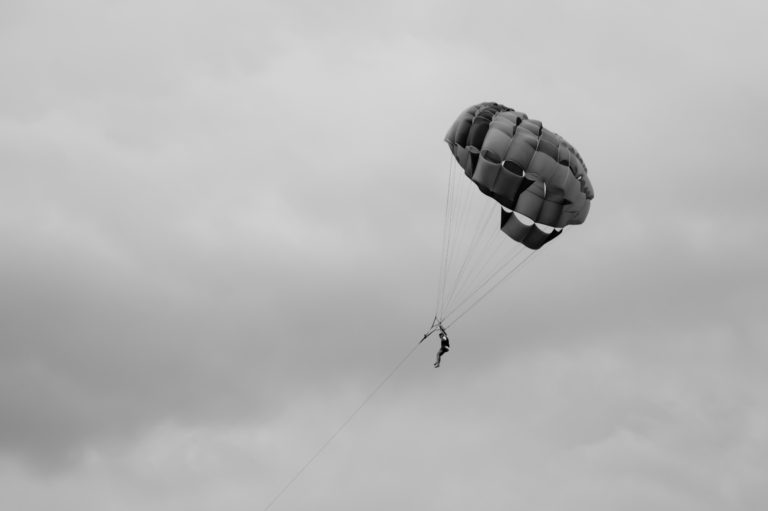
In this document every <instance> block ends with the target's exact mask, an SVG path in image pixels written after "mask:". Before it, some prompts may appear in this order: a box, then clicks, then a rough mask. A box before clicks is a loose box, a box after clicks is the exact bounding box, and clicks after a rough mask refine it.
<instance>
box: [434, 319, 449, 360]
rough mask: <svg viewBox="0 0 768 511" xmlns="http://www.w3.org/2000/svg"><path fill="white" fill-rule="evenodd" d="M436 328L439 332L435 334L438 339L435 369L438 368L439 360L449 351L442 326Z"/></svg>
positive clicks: (446, 335)
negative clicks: (438, 347) (438, 346)
mask: <svg viewBox="0 0 768 511" xmlns="http://www.w3.org/2000/svg"><path fill="white" fill-rule="evenodd" d="M437 327H438V328H439V329H440V332H439V333H438V334H437V335H438V336H439V337H440V349H439V350H438V351H437V357H436V358H435V367H440V359H441V358H443V355H445V354H446V353H448V352H449V351H450V350H451V343H450V341H449V340H448V334H446V333H445V329H444V328H443V325H442V324H439V325H437Z"/></svg>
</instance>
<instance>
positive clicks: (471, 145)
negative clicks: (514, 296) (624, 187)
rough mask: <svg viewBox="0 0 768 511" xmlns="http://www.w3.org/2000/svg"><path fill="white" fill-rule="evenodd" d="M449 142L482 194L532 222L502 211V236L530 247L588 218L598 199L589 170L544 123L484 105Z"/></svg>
mask: <svg viewBox="0 0 768 511" xmlns="http://www.w3.org/2000/svg"><path fill="white" fill-rule="evenodd" d="M445 141H446V142H448V146H449V147H450V149H451V152H452V153H453V155H454V157H455V158H456V161H458V162H459V165H461V167H462V168H463V169H464V173H465V174H466V175H467V177H468V178H470V179H471V180H472V181H473V182H474V183H475V184H476V185H477V187H478V188H479V189H480V191H481V192H483V193H484V194H486V195H488V196H489V197H492V198H493V199H494V200H496V201H497V202H498V203H499V204H501V205H502V206H503V208H506V209H507V210H511V211H514V212H517V213H518V214H520V215H523V216H524V217H527V218H528V219H529V220H531V221H532V222H531V221H529V222H524V221H522V220H520V219H519V218H518V217H517V216H516V215H514V214H513V213H512V212H510V211H506V210H505V209H503V208H502V211H501V229H502V231H504V232H505V233H506V234H507V235H508V236H509V237H511V238H512V239H514V240H516V241H518V242H520V243H522V244H523V245H525V246H526V247H528V248H531V249H534V250H535V249H539V248H541V247H542V246H543V245H544V244H545V243H547V242H548V241H550V240H552V239H554V238H555V237H556V236H557V235H558V234H560V232H561V230H562V228H563V227H565V226H566V225H575V224H580V223H582V222H584V220H585V219H586V218H587V213H589V206H590V201H591V200H592V198H593V197H594V190H593V189H592V184H591V183H590V181H589V178H588V177H587V167H586V166H585V165H584V161H583V160H582V159H581V156H579V153H578V152H577V151H576V149H574V148H573V146H571V145H570V144H569V143H568V142H566V141H565V139H563V138H562V137H561V136H560V135H558V134H557V133H554V132H552V131H549V130H548V129H546V128H544V126H542V124H541V122H539V121H535V120H533V119H529V118H528V116H527V115H525V114H524V113H522V112H516V111H515V110H513V109H512V108H508V107H506V106H504V105H500V104H498V103H480V104H478V105H474V106H472V107H469V108H467V109H466V110H465V111H464V112H462V114H461V115H460V116H459V117H458V119H456V121H455V122H454V123H453V125H452V126H451V128H450V130H448V133H447V134H446V136H445ZM537 224H538V225H537ZM539 225H541V226H549V229H547V228H545V229H541V228H540V227H539Z"/></svg>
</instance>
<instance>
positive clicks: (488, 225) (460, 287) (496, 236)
mask: <svg viewBox="0 0 768 511" xmlns="http://www.w3.org/2000/svg"><path fill="white" fill-rule="evenodd" d="M482 198H483V199H484V197H482ZM484 202H485V203H484V204H483V207H484V208H485V209H486V210H487V211H486V212H485V213H484V214H482V215H481V216H479V217H478V220H479V222H478V225H477V228H476V230H475V234H476V236H475V237H474V238H473V239H472V242H471V244H470V246H469V250H468V251H467V256H466V258H465V259H464V262H463V263H462V266H461V268H460V269H459V273H458V276H457V279H456V283H455V286H454V289H453V292H452V293H451V295H450V296H449V298H448V302H447V305H446V307H445V309H450V308H451V306H452V304H453V303H455V301H456V300H457V299H460V298H461V297H462V296H464V291H465V290H466V288H467V287H468V286H471V284H472V283H473V278H474V276H475V274H476V273H477V269H478V268H479V267H483V266H484V262H485V261H487V260H488V259H490V258H492V257H493V256H494V255H496V254H497V252H498V250H496V249H494V250H489V249H490V248H491V247H492V246H494V245H496V246H498V245H500V244H501V243H500V240H501V239H502V236H503V235H502V236H500V233H499V231H498V229H497V228H496V224H495V222H491V217H492V215H493V213H494V212H495V211H496V208H495V207H493V203H490V202H488V201H484ZM506 241H508V240H506ZM494 242H495V243H494ZM470 288H471V287H470Z"/></svg>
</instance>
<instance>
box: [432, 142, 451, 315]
mask: <svg viewBox="0 0 768 511" xmlns="http://www.w3.org/2000/svg"><path fill="white" fill-rule="evenodd" d="M449 158H450V160H449V162H448V191H447V193H446V200H445V215H444V220H443V245H442V251H441V253H440V275H439V277H438V282H437V299H436V304H435V318H437V316H438V314H439V311H440V307H441V305H442V296H443V294H444V293H445V284H446V279H447V273H448V252H449V249H450V246H451V230H452V229H451V227H452V224H453V217H454V212H455V209H456V201H455V200H454V196H455V192H456V179H455V178H454V175H453V174H454V166H453V161H454V159H453V155H450V156H449Z"/></svg>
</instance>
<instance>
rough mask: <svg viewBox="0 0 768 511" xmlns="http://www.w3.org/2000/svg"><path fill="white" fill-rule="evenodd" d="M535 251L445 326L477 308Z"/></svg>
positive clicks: (533, 252) (530, 254)
mask: <svg viewBox="0 0 768 511" xmlns="http://www.w3.org/2000/svg"><path fill="white" fill-rule="evenodd" d="M535 253H536V251H535V250H534V251H532V252H530V253H529V254H528V255H526V256H525V257H524V258H523V260H522V261H520V262H519V263H517V264H516V265H514V266H513V267H512V269H510V270H509V271H508V272H507V273H506V274H505V275H504V277H502V279H501V280H499V281H498V282H496V283H495V284H493V285H492V286H491V287H490V288H488V290H486V291H485V292H484V293H483V294H482V295H480V296H479V297H478V298H477V300H475V301H474V302H472V304H471V305H470V306H469V307H467V308H466V309H465V310H464V311H463V312H462V313H461V314H459V315H458V316H457V317H456V318H454V319H452V320H451V321H450V323H448V324H447V325H446V326H445V328H450V326H451V325H453V324H455V323H456V322H457V321H459V320H460V319H461V318H463V317H464V315H465V314H467V313H468V312H469V311H471V310H472V309H474V308H475V306H476V305H477V304H478V303H480V302H481V301H482V300H483V298H485V297H486V296H488V295H489V294H490V293H491V291H493V290H494V289H496V288H497V287H499V286H500V285H501V284H502V283H503V282H504V281H506V280H507V279H508V278H509V277H510V276H512V274H513V273H514V272H515V270H517V269H518V268H520V267H521V266H523V265H524V264H525V263H526V262H527V261H528V260H529V259H530V257H531V256H532V255H533V254H535ZM456 310H457V309H454V310H453V311H451V312H449V313H448V314H447V315H446V318H447V317H448V316H450V315H451V314H453V313H454V312H455V311H456Z"/></svg>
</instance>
